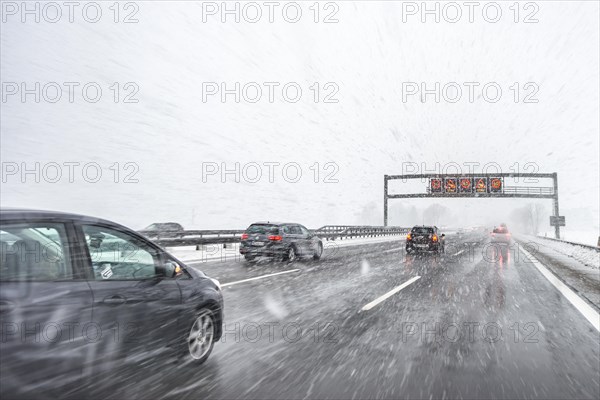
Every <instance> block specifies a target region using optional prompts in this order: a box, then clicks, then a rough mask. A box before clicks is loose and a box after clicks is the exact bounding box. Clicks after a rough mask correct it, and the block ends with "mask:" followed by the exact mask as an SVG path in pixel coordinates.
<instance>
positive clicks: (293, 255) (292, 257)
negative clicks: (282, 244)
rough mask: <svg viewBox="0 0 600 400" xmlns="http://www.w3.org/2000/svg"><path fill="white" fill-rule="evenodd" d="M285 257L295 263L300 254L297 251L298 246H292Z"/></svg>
mask: <svg viewBox="0 0 600 400" xmlns="http://www.w3.org/2000/svg"><path fill="white" fill-rule="evenodd" d="M285 259H286V260H287V262H289V263H293V262H294V261H296V260H297V259H298V254H297V253H296V248H295V247H294V246H290V248H289V249H288V251H287V254H286V256H285Z"/></svg>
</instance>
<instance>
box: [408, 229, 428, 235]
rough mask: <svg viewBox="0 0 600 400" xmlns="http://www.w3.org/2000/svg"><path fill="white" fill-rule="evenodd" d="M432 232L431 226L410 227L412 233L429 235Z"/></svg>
mask: <svg viewBox="0 0 600 400" xmlns="http://www.w3.org/2000/svg"><path fill="white" fill-rule="evenodd" d="M432 233H433V228H426V227H417V228H413V229H412V234H413V235H429V234H432Z"/></svg>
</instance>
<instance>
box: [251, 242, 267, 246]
mask: <svg viewBox="0 0 600 400" xmlns="http://www.w3.org/2000/svg"><path fill="white" fill-rule="evenodd" d="M264 245H265V242H252V246H264Z"/></svg>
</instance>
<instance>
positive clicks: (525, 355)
mask: <svg viewBox="0 0 600 400" xmlns="http://www.w3.org/2000/svg"><path fill="white" fill-rule="evenodd" d="M477 240H482V241H481V242H480V243H479V244H472V243H471V242H475V241H477ZM485 243H486V242H485V241H484V240H483V238H477V237H463V238H457V237H449V238H448V250H447V252H446V254H445V255H444V256H442V257H438V256H433V255H417V256H413V255H406V254H405V253H404V251H403V248H402V247H403V242H387V243H381V244H370V245H361V246H352V247H341V248H334V249H331V248H330V249H328V250H327V251H326V253H325V254H324V257H323V259H322V260H321V261H319V262H316V261H312V260H311V261H301V262H296V263H294V264H291V265H289V264H286V263H281V262H279V263H277V262H276V263H269V262H265V263H258V264H247V263H245V262H244V261H239V260H238V261H235V260H231V261H226V262H210V263H198V264H193V266H194V267H195V268H198V269H200V270H202V271H204V272H205V273H207V274H208V275H209V276H212V277H215V278H218V279H219V280H220V281H221V283H222V284H225V287H224V288H223V292H224V298H225V333H224V336H223V338H222V339H221V340H220V342H218V343H216V344H215V348H214V350H213V353H212V354H211V356H210V358H209V360H208V361H207V362H206V363H205V364H204V365H202V366H200V367H192V366H189V365H179V364H167V365H160V366H156V365H151V364H150V365H135V366H131V365H129V366H123V368H122V370H121V371H120V372H119V376H120V378H119V379H118V380H114V381H112V385H111V388H110V390H106V389H105V388H104V389H98V391H93V392H91V393H88V395H90V396H91V397H97V396H98V397H99V396H102V397H111V398H123V397H124V396H126V397H129V398H149V397H152V398H156V397H164V398H177V399H187V398H194V399H200V398H201V399H210V398H214V399H237V398H255V399H259V398H260V399H275V398H294V399H296V398H297V399H300V398H319V399H323V398H335V399H350V398H357V399H358V398H360V399H364V398H388V399H389V398H427V399H429V398H473V399H475V398H506V399H513V398H555V399H563V398H600V365H599V364H600V349H599V347H600V345H599V341H600V337H599V334H598V332H597V331H596V330H595V329H594V328H593V327H592V325H591V324H590V323H589V322H588V321H587V320H585V319H584V318H583V317H582V316H581V314H580V313H579V312H578V311H577V310H576V309H575V308H574V307H573V306H572V305H571V304H570V303H569V302H568V301H567V300H566V299H565V298H564V297H563V296H562V295H561V294H560V293H559V292H558V291H557V290H556V289H555V288H554V287H553V286H552V285H551V284H550V283H549V282H548V281H547V280H546V279H545V278H544V277H543V276H542V275H541V274H540V273H539V272H538V271H537V270H536V269H535V267H534V266H533V265H532V264H531V263H530V262H528V261H527V259H526V258H525V256H524V255H523V254H522V253H521V252H518V251H515V250H511V251H509V252H508V253H505V254H503V256H504V257H503V258H502V257H500V255H499V254H496V253H495V252H494V251H493V249H492V248H489V247H487V248H486V245H485ZM457 253H459V254H458V255H455V254H457ZM293 269H299V271H296V272H291V273H286V274H282V275H277V276H272V277H267V278H264V279H259V280H254V281H248V282H243V283H239V284H234V285H231V286H227V285H226V284H227V283H232V282H236V281H240V280H244V279H248V278H251V277H258V276H262V275H265V274H271V273H277V272H282V271H288V270H293ZM417 276H418V277H420V278H419V279H417V280H416V281H414V283H412V284H410V285H409V286H407V287H405V288H404V289H402V290H401V291H399V292H397V293H395V294H393V295H392V296H390V297H389V298H387V299H386V300H384V301H382V302H381V303H379V304H377V305H376V306H374V307H373V308H372V309H370V310H368V311H364V310H361V309H362V308H363V307H364V306H365V305H366V304H368V303H370V302H372V301H373V300H375V299H377V298H378V297H380V296H382V295H384V294H385V293H387V292H389V291H390V290H392V289H394V288H396V287H398V286H399V285H401V284H403V283H405V282H407V281H409V280H410V279H412V278H415V277H417Z"/></svg>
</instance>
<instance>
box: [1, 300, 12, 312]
mask: <svg viewBox="0 0 600 400" xmlns="http://www.w3.org/2000/svg"><path fill="white" fill-rule="evenodd" d="M14 308H15V303H13V302H12V301H4V300H2V301H0V314H8V313H9V312H12V310H14Z"/></svg>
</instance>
